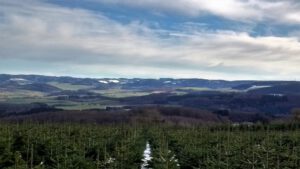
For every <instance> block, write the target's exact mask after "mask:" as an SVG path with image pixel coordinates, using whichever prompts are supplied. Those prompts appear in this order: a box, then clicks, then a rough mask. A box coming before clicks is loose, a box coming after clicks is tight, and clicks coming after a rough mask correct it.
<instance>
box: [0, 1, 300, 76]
mask: <svg viewBox="0 0 300 169" xmlns="http://www.w3.org/2000/svg"><path fill="white" fill-rule="evenodd" d="M3 2H4V3H3ZM3 2H1V6H0V13H1V12H2V13H3V15H2V18H3V19H4V20H5V21H4V22H0V32H1V34H0V39H1V40H0V59H1V62H2V64H5V63H9V64H13V63H14V61H18V62H23V63H24V64H28V62H32V63H36V64H38V63H43V65H47V64H51V65H53V64H54V65H57V66H58V67H57V68H55V69H53V68H52V67H49V68H47V66H45V68H44V69H45V70H41V71H45V72H49V71H53V72H56V71H58V70H60V73H62V72H65V73H66V74H70V73H77V74H85V75H86V74H91V75H95V74H97V73H99V74H101V73H105V74H115V75H120V76H126V75H127V77H128V76H135V75H136V76H146V77H149V76H150V77H153V76H157V77H159V76H164V77H166V76H170V77H179V76H183V77H201V76H202V77H208V78H209V77H210V78H232V77H235V78H239V79H241V78H244V79H247V78H277V79H279V78H283V76H279V75H280V73H282V74H285V75H286V74H290V75H291V78H294V76H298V75H297V74H299V73H300V71H299V70H297V69H295V68H296V67H297V65H299V64H300V61H299V56H300V44H299V42H298V41H297V40H295V39H294V38H290V37H272V36H269V37H251V36H250V35H248V34H247V33H243V32H233V31H208V30H205V29H203V30H199V29H198V28H197V29H195V30H193V29H191V28H189V29H188V30H184V31H183V32H170V31H168V30H160V31H157V30H152V29H151V28H149V27H147V26H146V25H143V24H141V23H139V22H132V23H129V24H120V23H118V22H116V21H113V20H111V19H109V18H107V17H105V16H104V15H103V14H101V13H95V12H91V11H88V10H82V9H69V8H64V7H59V6H55V5H50V4H47V3H43V2H42V1H34V0H31V1H26V2H27V3H25V2H24V1H13V2H12V1H8V0H7V1H3ZM141 5H142V4H141ZM24 14H26V15H24ZM162 32H163V33H164V34H168V33H169V34H173V35H176V36H167V37H164V38H162V37H161V33H162ZM219 63H222V64H219ZM286 64H289V66H282V65H286ZM28 65H30V66H32V65H34V64H28ZM212 65H213V66H212ZM253 67H255V69H253ZM16 69H17V67H16ZM37 69H39V70H40V69H43V68H40V67H39V68H37ZM37 69H34V68H32V70H37ZM137 69H138V70H137ZM80 72H81V73H80ZM278 72H280V73H278ZM258 74H260V75H258ZM278 74H279V75H278ZM232 75H235V76H232ZM284 78H286V77H284Z"/></svg>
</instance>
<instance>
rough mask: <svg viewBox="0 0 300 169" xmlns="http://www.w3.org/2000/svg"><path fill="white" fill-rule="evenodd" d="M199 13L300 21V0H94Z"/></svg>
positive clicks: (254, 19) (235, 18) (239, 19)
mask: <svg viewBox="0 0 300 169" xmlns="http://www.w3.org/2000/svg"><path fill="white" fill-rule="evenodd" d="M91 1H95V2H99V3H107V4H113V5H126V6H131V7H136V8H145V9H149V10H156V11H157V10H158V11H165V12H168V13H178V12H179V13H181V14H185V15H190V16H193V17H197V16H200V15H205V14H213V15H216V16H219V17H223V18H227V19H230V20H238V21H242V22H254V21H270V22H274V23H289V24H300V20H299V18H300V13H299V12H298V11H300V3H299V2H298V1H295V0H175V1H174V0H163V1H162V0H91Z"/></svg>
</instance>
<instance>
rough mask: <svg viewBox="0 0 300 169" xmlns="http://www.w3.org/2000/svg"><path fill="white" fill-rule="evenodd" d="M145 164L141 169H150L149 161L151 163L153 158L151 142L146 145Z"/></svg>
mask: <svg viewBox="0 0 300 169" xmlns="http://www.w3.org/2000/svg"><path fill="white" fill-rule="evenodd" d="M143 157H144V158H143V159H142V161H143V164H142V165H141V169H150V168H148V166H149V161H151V159H152V157H151V147H150V144H149V142H147V143H146V149H145V151H144V154H143Z"/></svg>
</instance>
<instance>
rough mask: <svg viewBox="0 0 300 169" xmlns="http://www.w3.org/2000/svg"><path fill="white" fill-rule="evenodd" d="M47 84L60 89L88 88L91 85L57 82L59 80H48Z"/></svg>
mask: <svg viewBox="0 0 300 169" xmlns="http://www.w3.org/2000/svg"><path fill="white" fill-rule="evenodd" d="M48 84H49V85H51V86H54V87H57V88H59V89H62V90H74V91H76V90H81V89H90V88H92V87H93V86H88V85H73V84H70V83H59V82H49V83H48Z"/></svg>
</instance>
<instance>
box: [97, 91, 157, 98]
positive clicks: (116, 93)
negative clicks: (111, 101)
mask: <svg viewBox="0 0 300 169" xmlns="http://www.w3.org/2000/svg"><path fill="white" fill-rule="evenodd" d="M92 91H93V92H95V93H98V94H101V95H102V96H106V97H111V98H125V97H136V96H146V95H149V94H151V93H152V92H144V91H138V90H137V91H135V90H124V89H107V90H92Z"/></svg>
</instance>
